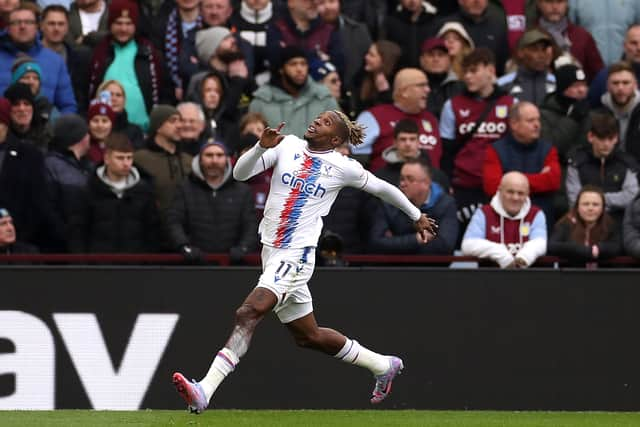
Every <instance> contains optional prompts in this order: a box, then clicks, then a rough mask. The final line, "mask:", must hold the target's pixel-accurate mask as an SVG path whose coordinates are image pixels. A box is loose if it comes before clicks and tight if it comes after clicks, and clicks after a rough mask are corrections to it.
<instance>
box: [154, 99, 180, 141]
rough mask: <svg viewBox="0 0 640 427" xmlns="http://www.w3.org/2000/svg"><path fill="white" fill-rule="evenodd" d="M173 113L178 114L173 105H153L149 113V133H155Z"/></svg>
mask: <svg viewBox="0 0 640 427" xmlns="http://www.w3.org/2000/svg"><path fill="white" fill-rule="evenodd" d="M175 114H177V115H180V112H179V111H178V110H177V108H176V107H174V106H173V105H167V104H160V105H156V106H155V107H153V110H151V114H150V115H149V135H151V136H153V135H155V134H156V132H157V131H158V129H159V128H160V127H161V126H162V125H163V124H164V122H166V121H167V120H169V118H170V117H171V116H173V115H175Z"/></svg>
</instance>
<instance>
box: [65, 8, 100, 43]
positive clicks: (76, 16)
mask: <svg viewBox="0 0 640 427" xmlns="http://www.w3.org/2000/svg"><path fill="white" fill-rule="evenodd" d="M108 18H109V2H108V1H105V2H104V10H103V12H102V15H100V20H99V21H98V29H97V30H96V31H93V32H91V33H88V34H87V35H85V36H83V35H82V33H83V31H82V20H81V19H80V8H79V7H78V4H77V3H76V2H75V1H74V2H73V3H71V5H70V6H69V32H68V33H67V35H66V37H65V40H66V41H67V42H68V43H69V44H76V43H77V41H76V40H78V38H79V37H83V40H82V44H83V45H86V46H89V47H90V48H93V47H95V46H96V45H97V44H98V43H99V42H100V41H101V40H102V39H103V38H105V37H106V36H107V35H108V34H109V26H108V24H107V20H108Z"/></svg>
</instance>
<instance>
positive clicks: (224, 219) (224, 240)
mask: <svg viewBox="0 0 640 427" xmlns="http://www.w3.org/2000/svg"><path fill="white" fill-rule="evenodd" d="M199 161H200V159H199V157H194V159H193V162H192V165H191V167H192V172H191V174H190V175H189V176H188V177H187V178H186V179H185V180H184V181H183V182H182V184H181V185H179V186H178V188H177V190H176V194H175V197H174V199H173V202H172V203H171V205H170V206H169V209H168V210H167V225H168V233H169V241H170V243H171V245H172V246H173V247H174V248H175V249H179V248H180V247H182V246H184V245H192V246H196V247H198V248H199V249H201V250H203V251H205V252H212V253H228V252H229V251H230V250H231V249H232V248H235V249H239V250H240V251H241V252H243V253H247V252H249V251H253V250H255V249H256V246H257V234H258V227H257V219H256V211H255V207H254V200H253V193H252V192H251V189H250V188H249V186H248V185H247V184H245V183H242V182H237V181H235V180H234V179H233V178H232V177H231V165H230V164H228V165H227V173H226V176H225V181H224V182H223V184H222V185H221V186H220V187H219V188H217V189H213V188H212V187H211V186H209V184H207V183H206V181H204V178H203V176H202V172H200V164H199Z"/></svg>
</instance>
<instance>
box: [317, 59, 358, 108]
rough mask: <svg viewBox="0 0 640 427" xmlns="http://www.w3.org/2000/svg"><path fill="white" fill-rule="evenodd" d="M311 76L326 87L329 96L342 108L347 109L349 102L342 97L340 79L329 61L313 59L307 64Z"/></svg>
mask: <svg viewBox="0 0 640 427" xmlns="http://www.w3.org/2000/svg"><path fill="white" fill-rule="evenodd" d="M309 75H310V76H311V78H312V79H313V80H314V81H316V82H318V83H321V84H323V85H325V86H326V87H327V89H329V92H330V93H331V96H333V98H334V99H335V100H336V102H337V103H338V105H339V106H340V108H341V109H342V110H345V109H348V107H349V103H348V102H345V100H344V99H343V98H342V81H341V80H340V75H339V74H338V70H337V69H336V67H335V66H334V65H333V64H332V63H331V62H326V61H323V60H321V59H317V58H316V59H314V60H313V61H311V63H310V64H309Z"/></svg>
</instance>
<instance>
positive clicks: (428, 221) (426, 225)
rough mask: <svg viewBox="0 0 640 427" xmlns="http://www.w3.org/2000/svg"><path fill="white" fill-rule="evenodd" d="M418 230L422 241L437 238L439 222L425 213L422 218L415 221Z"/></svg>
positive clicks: (425, 241)
mask: <svg viewBox="0 0 640 427" xmlns="http://www.w3.org/2000/svg"><path fill="white" fill-rule="evenodd" d="M413 225H414V227H415V228H416V231H417V232H418V238H419V239H420V243H427V242H430V241H431V240H433V239H435V238H436V235H437V234H438V224H437V223H436V220H435V219H433V218H429V217H428V216H427V214H425V213H423V214H422V215H421V216H420V219H419V220H417V221H415V222H414V223H413Z"/></svg>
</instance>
